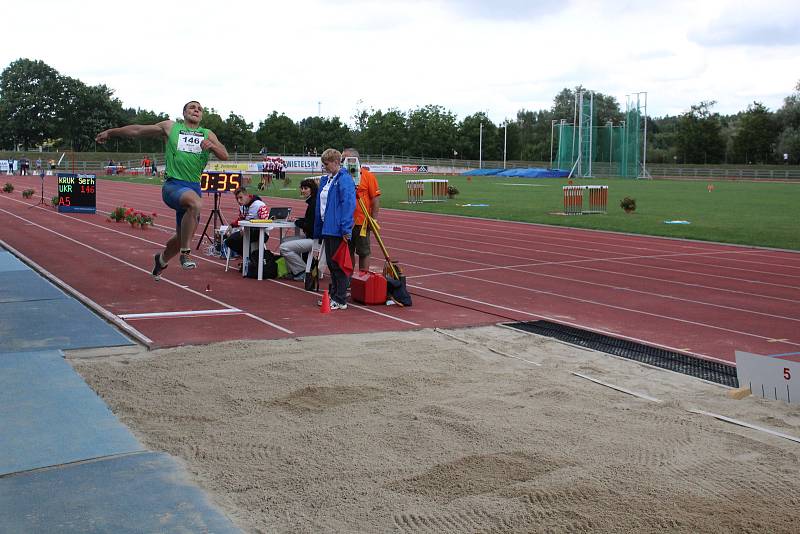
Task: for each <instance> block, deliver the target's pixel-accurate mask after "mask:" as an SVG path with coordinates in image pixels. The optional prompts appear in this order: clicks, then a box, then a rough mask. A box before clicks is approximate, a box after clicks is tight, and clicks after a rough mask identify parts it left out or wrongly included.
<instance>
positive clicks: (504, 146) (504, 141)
mask: <svg viewBox="0 0 800 534" xmlns="http://www.w3.org/2000/svg"><path fill="white" fill-rule="evenodd" d="M507 147H508V119H506V125H505V133H504V134H503V168H504V169H505V168H506V148H507Z"/></svg>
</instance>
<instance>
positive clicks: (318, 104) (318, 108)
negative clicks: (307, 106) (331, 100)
mask: <svg viewBox="0 0 800 534" xmlns="http://www.w3.org/2000/svg"><path fill="white" fill-rule="evenodd" d="M317 117H322V102H320V101H317Z"/></svg>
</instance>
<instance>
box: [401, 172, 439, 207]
mask: <svg viewBox="0 0 800 534" xmlns="http://www.w3.org/2000/svg"><path fill="white" fill-rule="evenodd" d="M425 184H431V187H430V189H431V194H430V198H425ZM447 186H448V181H447V180H444V179H438V178H433V179H430V178H429V179H425V180H406V192H407V194H408V203H409V204H417V203H419V202H444V201H445V199H447Z"/></svg>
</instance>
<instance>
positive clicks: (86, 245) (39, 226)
mask: <svg viewBox="0 0 800 534" xmlns="http://www.w3.org/2000/svg"><path fill="white" fill-rule="evenodd" d="M0 211H2V212H5V213H7V214H8V215H10V216H11V217H14V218H17V219H19V220H21V221H24V222H25V223H27V224H30V225H33V226H36V227H37V228H40V229H42V230H44V231H46V232H50V233H51V234H55V235H57V236H59V237H61V238H63V239H65V240H67V241H71V242H73V243H75V244H76V245H80V246H82V247H85V248H87V249H89V250H91V251H93V252H96V253H97V254H100V255H102V256H106V257H107V258H110V259H112V260H114V261H116V262H119V263H121V264H123V265H125V266H127V267H130V268H132V269H135V270H137V271H140V272H143V273H145V274H146V275H147V276H151V274H152V273H150V271H148V270H146V269H142V268H141V267H139V266H138V265H134V264H132V263H129V262H127V261H125V260H122V259H120V258H117V257H116V256H112V255H111V254H108V253H107V252H103V251H102V250H99V249H97V248H95V247H93V246H91V245H88V244H86V243H83V242H81V241H78V240H77V239H74V238H72V237H69V236H68V235H65V234H62V233H60V232H57V231H55V230H53V229H51V228H47V227H46V226H42V225H41V224H37V223H34V222H31V221H29V220H27V219H24V218H22V217H20V216H18V215H15V214H13V213H11V212H9V211H7V210H4V209H0ZM164 282H166V283H168V284H171V285H173V286H175V287H178V288H180V289H183V290H184V291H188V292H189V293H193V294H195V295H197V296H199V297H202V298H204V299H206V300H210V301H211V302H214V303H216V304H219V305H220V306H224V307H225V308H230V309H238V308H236V307H235V306H231V305H230V304H227V303H225V302H222V301H221V300H218V299H215V298H213V297H209V296H208V295H204V294H203V293H201V292H199V291H195V290H194V289H191V288H189V287H186V286H181V285H180V284H178V283H176V282H173V281H172V280H169V279H167V278H164V277H162V278H161V282H160V283H164ZM109 313H110V312H109ZM262 322H264V323H265V324H269V325H270V326H272V327H274V328H277V329H278V330H281V331H283V332H286V333H289V334H293V333H294V332H292V331H291V330H288V329H286V328H284V327H282V326H279V325H276V324H274V323H270V322H269V321H265V320H262Z"/></svg>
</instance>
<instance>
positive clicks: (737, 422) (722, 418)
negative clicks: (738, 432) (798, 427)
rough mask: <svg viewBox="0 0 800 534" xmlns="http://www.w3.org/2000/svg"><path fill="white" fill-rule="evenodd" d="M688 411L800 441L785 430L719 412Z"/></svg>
mask: <svg viewBox="0 0 800 534" xmlns="http://www.w3.org/2000/svg"><path fill="white" fill-rule="evenodd" d="M686 411H688V412H690V413H696V414H699V415H707V416H708V417H713V418H714V419H719V420H720V421H725V422H726V423H731V424H733V425H738V426H743V427H745V428H750V429H753V430H758V431H759V432H766V433H767V434H771V435H773V436H777V437H779V438H784V439H788V440H790V441H794V442H797V443H800V438H796V437H794V436H790V435H789V434H784V433H783V432H778V431H775V430H771V429H769V428H764V427H763V426H757V425H754V424H751V423H747V422H745V421H741V420H739V419H733V418H731V417H726V416H724V415H720V414H717V413H712V412H705V411H703V410H694V409H687V410H686Z"/></svg>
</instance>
